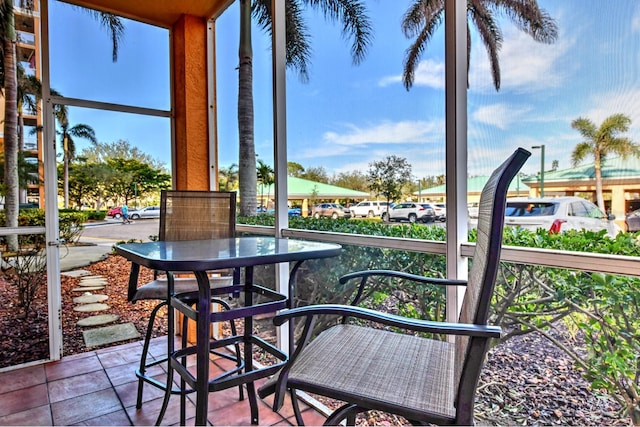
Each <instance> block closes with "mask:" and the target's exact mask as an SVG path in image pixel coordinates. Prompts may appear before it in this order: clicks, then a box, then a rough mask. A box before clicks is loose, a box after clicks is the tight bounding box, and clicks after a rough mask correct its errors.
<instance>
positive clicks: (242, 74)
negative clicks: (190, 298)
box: [238, 0, 258, 216]
mask: <svg viewBox="0 0 640 427" xmlns="http://www.w3.org/2000/svg"><path fill="white" fill-rule="evenodd" d="M238 54H239V55H238V56H239V65H238V135H239V138H240V141H239V146H240V153H239V154H240V159H239V165H240V168H239V172H240V173H239V175H240V176H239V181H240V215H244V216H254V215H255V214H256V205H257V202H256V191H257V185H258V180H257V176H256V148H255V144H254V129H253V63H252V62H253V52H252V48H251V1H250V0H240V47H239V49H238Z"/></svg>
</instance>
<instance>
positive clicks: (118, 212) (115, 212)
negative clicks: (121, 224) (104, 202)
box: [107, 206, 122, 219]
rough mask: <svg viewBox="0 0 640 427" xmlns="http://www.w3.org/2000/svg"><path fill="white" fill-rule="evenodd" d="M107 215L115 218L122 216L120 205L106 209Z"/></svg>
mask: <svg viewBox="0 0 640 427" xmlns="http://www.w3.org/2000/svg"><path fill="white" fill-rule="evenodd" d="M107 216H110V217H113V218H115V219H120V218H122V208H121V207H120V206H118V207H115V208H111V209H109V210H108V211H107Z"/></svg>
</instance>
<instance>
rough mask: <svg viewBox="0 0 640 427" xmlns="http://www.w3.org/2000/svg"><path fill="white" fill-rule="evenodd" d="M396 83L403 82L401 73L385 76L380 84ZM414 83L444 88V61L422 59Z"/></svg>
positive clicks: (415, 84)
mask: <svg viewBox="0 0 640 427" xmlns="http://www.w3.org/2000/svg"><path fill="white" fill-rule="evenodd" d="M396 83H402V76H401V75H395V76H387V77H383V78H382V79H381V80H380V81H379V82H378V85H379V86H389V85H391V84H396ZM413 84H414V86H426V87H430V88H433V89H441V90H444V62H436V61H434V60H433V59H426V60H424V61H420V63H419V64H418V66H417V67H416V70H415V75H414V80H413Z"/></svg>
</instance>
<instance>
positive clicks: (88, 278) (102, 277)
mask: <svg viewBox="0 0 640 427" xmlns="http://www.w3.org/2000/svg"><path fill="white" fill-rule="evenodd" d="M81 277H82V281H85V280H105V278H104V276H81Z"/></svg>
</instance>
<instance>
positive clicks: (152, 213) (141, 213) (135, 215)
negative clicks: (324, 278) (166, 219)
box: [129, 206, 160, 219]
mask: <svg viewBox="0 0 640 427" xmlns="http://www.w3.org/2000/svg"><path fill="white" fill-rule="evenodd" d="M129 218H130V219H140V218H160V206H147V207H146V208H142V209H136V210H133V211H129Z"/></svg>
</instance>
